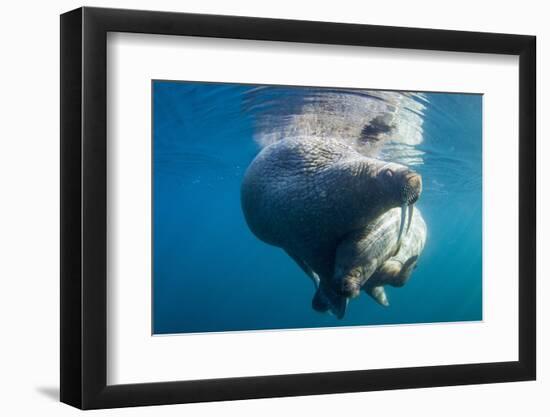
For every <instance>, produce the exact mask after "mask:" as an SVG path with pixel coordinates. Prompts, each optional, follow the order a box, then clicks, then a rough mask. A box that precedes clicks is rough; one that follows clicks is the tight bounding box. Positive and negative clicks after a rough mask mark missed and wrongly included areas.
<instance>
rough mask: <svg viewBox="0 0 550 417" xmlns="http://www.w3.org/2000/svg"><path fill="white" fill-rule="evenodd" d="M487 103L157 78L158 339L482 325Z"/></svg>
mask: <svg viewBox="0 0 550 417" xmlns="http://www.w3.org/2000/svg"><path fill="white" fill-rule="evenodd" d="M482 99H483V96H482V95H481V94H472V93H443V92H441V93H440V92H412V91H391V90H388V91H385V90H368V89H351V88H326V87H322V88H321V87H301V86H276V85H246V84H229V83H206V82H188V81H164V80H153V81H152V101H153V102H152V122H153V129H152V147H153V148H152V151H153V152H152V164H153V190H152V196H153V202H152V204H153V207H152V209H153V219H152V228H153V229H152V232H153V233H152V236H153V241H152V248H153V254H152V255H153V271H152V290H153V311H152V317H153V320H152V322H153V329H152V332H153V334H156V335H160V334H181V333H203V332H227V331H253V330H256V331H257V330H273V329H304V328H322V327H338V326H367V325H369V326H370V325H390V324H391V325H395V324H414V323H441V322H465V321H479V320H482V319H483V317H482Z"/></svg>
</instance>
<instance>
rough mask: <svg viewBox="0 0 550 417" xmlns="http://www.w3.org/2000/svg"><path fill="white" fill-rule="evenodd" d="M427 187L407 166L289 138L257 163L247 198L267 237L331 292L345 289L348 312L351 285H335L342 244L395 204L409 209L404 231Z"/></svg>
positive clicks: (245, 189)
mask: <svg viewBox="0 0 550 417" xmlns="http://www.w3.org/2000/svg"><path fill="white" fill-rule="evenodd" d="M421 190H422V180H421V177H420V175H419V174H417V173H416V172H414V171H413V170H411V169H409V168H407V167H405V166H403V165H399V164H396V163H388V162H384V161H380V160H378V159H374V158H368V157H365V156H363V155H361V154H360V153H359V152H357V151H356V150H355V149H354V148H352V147H351V146H349V145H346V144H344V143H341V142H339V141H337V140H335V139H326V138H323V139H320V138H315V137H308V138H287V139H282V140H280V141H278V142H275V143H273V144H271V145H269V146H267V147H265V148H264V149H263V150H262V151H261V152H260V153H259V154H258V155H257V156H256V158H255V159H254V160H253V161H252V163H251V164H250V166H249V167H248V169H247V171H246V173H245V176H244V179H243V183H242V186H241V203H242V208H243V212H244V216H245V219H246V222H247V224H248V226H249V228H250V230H251V231H252V232H253V233H254V234H255V235H256V236H257V237H258V238H259V239H260V240H262V241H264V242H266V243H269V244H271V245H274V246H278V247H280V248H283V249H284V250H285V251H286V252H287V253H288V254H289V256H290V257H291V258H293V259H294V260H295V261H296V263H297V264H298V265H299V266H300V267H301V268H302V269H303V270H304V272H305V273H306V274H307V275H309V276H310V277H311V278H312V279H313V280H314V282H318V285H319V287H320V288H322V289H323V291H324V292H326V293H327V294H332V293H335V294H336V295H338V294H339V293H341V292H343V295H344V297H335V298H334V300H335V301H336V302H338V303H337V304H332V305H331V310H332V311H333V312H334V313H335V315H336V316H337V317H343V314H344V312H345V308H346V303H347V296H348V295H349V294H347V293H346V290H347V287H348V286H346V285H345V283H344V284H343V285H341V286H340V287H339V288H329V287H331V286H332V283H333V275H334V258H335V253H336V250H337V249H338V246H339V245H340V244H342V243H344V242H345V241H346V237H347V236H348V235H349V234H350V233H351V232H353V231H356V230H360V229H363V228H364V227H366V226H367V225H368V224H369V223H370V222H372V221H373V220H374V219H376V218H377V217H379V216H380V215H381V214H382V213H384V212H386V211H388V210H389V209H391V208H395V207H401V208H402V215H401V225H400V232H399V234H401V233H402V231H403V227H404V222H405V211H406V210H405V209H406V208H407V207H409V206H412V205H413V204H414V203H415V202H416V200H417V199H418V197H419V196H420V193H421ZM316 277H318V279H317V278H316ZM325 290H326V291H325Z"/></svg>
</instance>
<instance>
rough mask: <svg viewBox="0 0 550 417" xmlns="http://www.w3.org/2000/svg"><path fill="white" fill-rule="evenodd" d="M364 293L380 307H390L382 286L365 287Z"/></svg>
mask: <svg viewBox="0 0 550 417" xmlns="http://www.w3.org/2000/svg"><path fill="white" fill-rule="evenodd" d="M363 289H364V290H365V292H366V293H367V294H368V295H370V296H371V297H372V298H374V300H375V301H376V302H377V303H378V304H380V305H381V306H384V307H388V306H389V305H390V303H389V301H388V296H387V295H386V291H385V290H384V287H383V286H382V285H377V286H369V285H367V286H365V287H363Z"/></svg>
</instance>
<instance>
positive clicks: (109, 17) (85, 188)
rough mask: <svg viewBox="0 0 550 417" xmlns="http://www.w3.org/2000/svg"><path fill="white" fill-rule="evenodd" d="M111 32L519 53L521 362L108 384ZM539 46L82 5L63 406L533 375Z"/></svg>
mask: <svg viewBox="0 0 550 417" xmlns="http://www.w3.org/2000/svg"><path fill="white" fill-rule="evenodd" d="M108 32H132V33H147V34H163V35H175V36H177V35H187V36H199V37H214V38H235V39H254V40H267V41H285V42H305V43H319V44H334V45H359V46H370V47H383V48H404V49H421V50H441V51H457V52H477V53H490V54H508V55H517V56H519V103H518V111H519V132H518V138H519V155H518V158H519V271H518V273H519V292H518V299H519V360H518V361H514V362H497V363H476V364H467V365H445V366H424V367H411V368H398V369H376V370H358V371H344V372H327V373H308V374H293V375H274V376H256V377H239V378H224V379H209V380H198V381H176V382H161V383H140V384H128V385H107V382H106V381H107V379H106V376H107V343H106V341H107V334H106V333H107V332H106V330H107V312H106V307H107V305H106V299H107V285H106V281H107V272H106V271H107V269H106V257H107V254H106V245H107V180H108V178H107V169H106V168H107V166H106V161H107V129H106V127H107V111H106V94H107V87H106V86H107V72H106V60H107V58H106V56H107V54H106V46H107V33H108ZM535 45H536V38H535V37H534V36H524V35H510V34H494V33H480V32H461V31H448V30H431V29H415V28H403V27H387V26H371V25H357V24H341V23H322V22H311V21H293V20H278V19H264V18H251V17H233V16H215V15H198V14H185V13H170V12H153V11H136V10H119V9H102V8H88V7H84V8H80V9H77V10H73V11H71V12H68V13H65V14H63V15H61V54H60V56H61V310H60V315H61V401H62V402H64V403H67V404H70V405H72V406H75V407H78V408H82V409H94V408H111V407H124V406H141V405H155V404H174V403H190V402H200V401H217V400H237V399H248V398H263V397H282V396H297V395H313V394H327V393H343V392H357V391H375V390H387V389H401V388H421V387H434V386H446V385H462V384H481V383H495V382H506V381H525V380H533V379H535V377H536V314H535V312H536V259H535V258H536V185H535V184H536V145H535V134H536V131H535V122H536V120H535V117H536V115H535V109H536V96H535V95H536V91H535V87H536V81H535V80H536V77H535V75H536V73H535V66H536V65H535V62H536V55H535V54H536V52H535V51H536V47H535Z"/></svg>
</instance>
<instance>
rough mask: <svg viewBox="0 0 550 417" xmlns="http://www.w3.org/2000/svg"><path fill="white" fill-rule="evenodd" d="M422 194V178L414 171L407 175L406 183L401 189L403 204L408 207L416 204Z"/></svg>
mask: <svg viewBox="0 0 550 417" xmlns="http://www.w3.org/2000/svg"><path fill="white" fill-rule="evenodd" d="M421 193H422V176H421V175H420V174H418V173H416V172H414V171H408V172H407V173H406V174H405V181H404V185H403V188H402V189H401V202H402V203H403V204H406V205H411V204H414V203H416V201H417V200H418V198H419V197H420V194H421Z"/></svg>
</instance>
